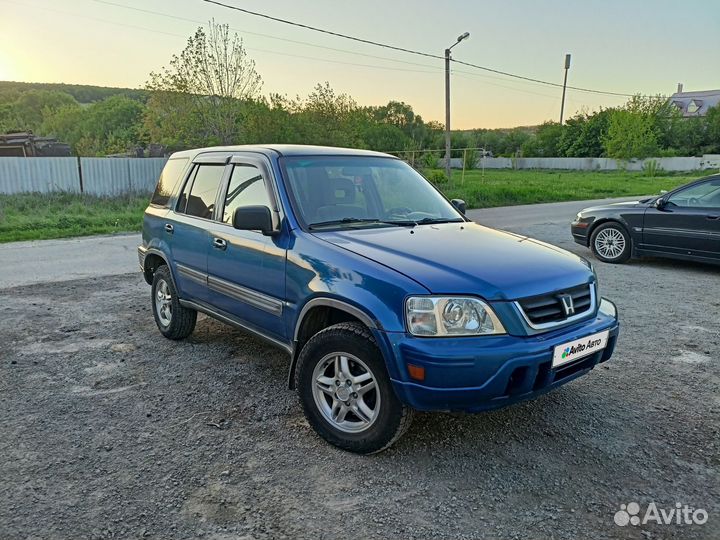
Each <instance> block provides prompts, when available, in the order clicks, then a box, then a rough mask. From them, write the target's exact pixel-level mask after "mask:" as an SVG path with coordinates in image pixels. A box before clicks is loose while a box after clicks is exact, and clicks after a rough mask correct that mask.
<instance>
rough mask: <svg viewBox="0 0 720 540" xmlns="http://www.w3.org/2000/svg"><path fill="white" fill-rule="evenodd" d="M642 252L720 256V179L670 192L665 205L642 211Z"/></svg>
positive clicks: (708, 256) (707, 256)
mask: <svg viewBox="0 0 720 540" xmlns="http://www.w3.org/2000/svg"><path fill="white" fill-rule="evenodd" d="M643 243H644V246H643V248H644V249H649V250H653V251H661V252H666V253H673V254H678V255H693V256H697V257H706V258H719V257H720V178H713V179H710V180H707V181H705V182H699V183H695V184H692V185H690V186H688V187H686V188H683V189H680V190H678V191H675V192H673V193H671V194H670V195H669V196H668V197H667V200H666V203H665V205H663V206H662V207H660V208H656V207H654V206H652V207H650V208H648V209H647V211H646V212H645V220H644V224H643Z"/></svg>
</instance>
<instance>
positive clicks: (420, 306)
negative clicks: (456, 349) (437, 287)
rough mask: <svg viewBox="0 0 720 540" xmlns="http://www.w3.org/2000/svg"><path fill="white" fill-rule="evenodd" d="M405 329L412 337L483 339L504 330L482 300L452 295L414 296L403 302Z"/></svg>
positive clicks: (501, 332) (502, 332)
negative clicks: (468, 337)
mask: <svg viewBox="0 0 720 540" xmlns="http://www.w3.org/2000/svg"><path fill="white" fill-rule="evenodd" d="M405 318H406V320H407V326H408V330H409V331H410V333H411V334H413V335H415V336H438V337H439V336H482V335H489V334H504V333H505V328H503V325H502V323H500V320H499V319H498V318H497V315H495V313H494V312H493V310H492V309H491V308H490V306H488V305H487V304H486V303H485V302H483V301H482V300H478V299H477V298H469V297H462V296H459V297H454V296H413V297H410V298H408V299H407V301H406V303H405Z"/></svg>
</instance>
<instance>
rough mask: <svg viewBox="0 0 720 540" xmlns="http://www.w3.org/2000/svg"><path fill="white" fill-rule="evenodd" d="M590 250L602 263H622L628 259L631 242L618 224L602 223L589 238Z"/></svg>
mask: <svg viewBox="0 0 720 540" xmlns="http://www.w3.org/2000/svg"><path fill="white" fill-rule="evenodd" d="M590 249H591V250H592V252H593V255H595V257H596V258H597V259H599V260H601V261H603V262H606V263H611V264H619V263H624V262H625V261H627V260H628V259H629V258H630V253H631V251H632V240H631V239H630V235H629V234H628V232H627V230H625V227H623V226H622V225H620V224H619V223H615V222H610V223H603V224H602V225H600V226H599V227H597V228H596V229H595V230H594V231H593V233H592V235H591V236H590Z"/></svg>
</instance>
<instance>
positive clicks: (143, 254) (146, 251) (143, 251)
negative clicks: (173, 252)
mask: <svg viewBox="0 0 720 540" xmlns="http://www.w3.org/2000/svg"><path fill="white" fill-rule="evenodd" d="M137 249H138V258H140V260H141V263H140V264H141V265H142V272H143V276H144V277H145V281H147V283H148V285H152V280H150V281H148V275H147V271H148V268H147V266H146V265H145V261H146V260H147V256H148V255H157V256H158V257H160V258H161V259H162V260H163V261H165V266H167V267H168V270H169V271H170V279H171V280H172V283H173V287H174V288H175V290H176V291H177V290H178V288H177V284H176V283H175V274H174V273H173V268H172V266H171V265H170V262H169V261H168V257H167V255H165V253H164V252H162V251H161V250H159V249H157V248H146V247H143V246H138V248H137Z"/></svg>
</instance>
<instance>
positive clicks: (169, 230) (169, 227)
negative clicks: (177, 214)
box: [165, 223, 175, 234]
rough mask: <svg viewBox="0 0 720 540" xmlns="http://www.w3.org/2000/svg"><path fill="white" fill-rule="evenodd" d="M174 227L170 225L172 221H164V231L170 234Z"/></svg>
mask: <svg viewBox="0 0 720 540" xmlns="http://www.w3.org/2000/svg"><path fill="white" fill-rule="evenodd" d="M174 230H175V228H174V227H173V226H172V223H166V224H165V232H167V233H170V234H172V233H173V231H174Z"/></svg>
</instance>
